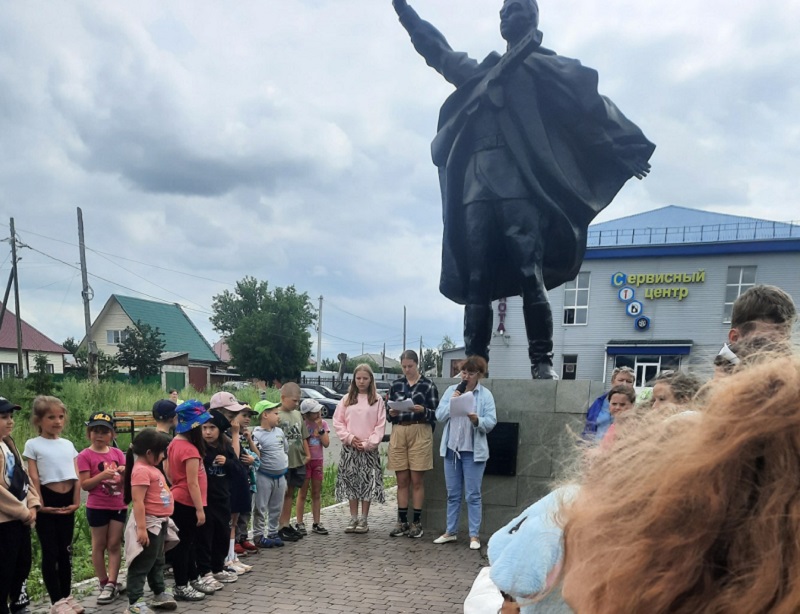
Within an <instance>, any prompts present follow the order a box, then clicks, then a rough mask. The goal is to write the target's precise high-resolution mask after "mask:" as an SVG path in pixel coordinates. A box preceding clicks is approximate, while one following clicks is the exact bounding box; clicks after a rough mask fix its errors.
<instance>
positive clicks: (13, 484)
mask: <svg viewBox="0 0 800 614" xmlns="http://www.w3.org/2000/svg"><path fill="white" fill-rule="evenodd" d="M19 409H20V407H19V405H17V404H15V403H12V402H11V401H9V400H8V399H6V398H3V397H0V543H2V544H3V555H2V556H0V613H2V614H8V612H10V611H11V610H10V609H9V604H10V606H11V608H13V609H14V611H15V612H19V611H21V610H24V609H26V608H27V606H28V604H29V603H30V600H29V599H28V596H27V594H26V593H25V588H24V587H25V581H26V580H27V579H28V574H29V573H30V571H31V526H33V524H34V522H36V510H37V509H38V508H39V506H40V501H39V494H38V493H37V492H36V489H35V488H33V487H32V486H31V483H30V480H29V479H28V474H27V473H25V468H24V465H23V463H22V456H20V453H19V451H18V450H17V446H16V444H15V443H14V440H13V439H12V438H11V431H12V430H13V429H14V412H15V411H18V410H19Z"/></svg>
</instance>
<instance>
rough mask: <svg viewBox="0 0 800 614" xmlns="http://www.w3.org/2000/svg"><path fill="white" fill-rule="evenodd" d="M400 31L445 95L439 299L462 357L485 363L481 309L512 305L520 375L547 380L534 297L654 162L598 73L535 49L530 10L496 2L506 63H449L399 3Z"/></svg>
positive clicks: (543, 311) (442, 43) (438, 41)
mask: <svg viewBox="0 0 800 614" xmlns="http://www.w3.org/2000/svg"><path fill="white" fill-rule="evenodd" d="M393 5H394V8H395V10H396V12H397V14H398V16H399V18H400V23H401V24H402V25H403V27H404V28H405V29H406V30H407V31H408V33H409V34H410V36H411V42H412V43H413V45H414V47H415V49H416V50H417V51H418V52H419V53H420V54H421V55H422V56H423V57H424V58H425V61H426V62H427V63H428V65H430V66H432V67H433V68H435V69H436V70H437V71H438V72H439V73H441V74H442V76H443V77H444V78H445V79H446V80H447V81H449V82H450V83H452V84H453V85H454V86H455V87H456V91H455V92H454V93H453V94H452V95H451V96H450V97H449V98H448V99H447V100H446V101H445V103H444V105H443V106H442V109H441V112H440V116H439V126H438V133H437V135H436V138H435V139H434V140H433V144H432V148H431V149H432V154H433V162H434V164H436V166H437V167H438V168H439V181H440V187H441V192H442V203H443V208H444V237H443V245H442V273H441V280H440V283H439V289H440V291H441V292H442V294H444V295H445V296H446V297H448V298H449V299H450V300H452V301H454V302H456V303H459V304H461V305H464V344H465V346H466V347H465V352H466V355H467V356H472V355H477V356H481V357H483V358H485V359H487V360H488V356H489V342H490V340H491V331H492V308H491V302H492V301H493V300H497V299H500V298H504V297H509V296H515V295H521V296H522V298H523V313H524V318H525V328H526V331H527V336H528V354H529V357H530V360H531V374H532V376H533V377H534V378H535V379H554V378H555V377H556V376H555V373H554V372H553V369H552V364H553V363H552V355H553V354H552V349H553V340H552V336H553V317H552V312H551V309H550V304H549V302H548V300H547V290H548V289H552V288H555V287H557V286H560V285H561V284H563V283H564V282H566V281H569V280H571V279H574V278H575V276H576V275H577V273H578V270H579V269H580V266H581V262H582V261H583V256H584V253H585V250H586V232H587V227H588V225H589V223H590V222H591V221H592V219H594V217H595V216H596V215H597V214H598V213H599V212H600V211H601V210H602V209H603V208H605V207H606V206H607V205H608V204H609V203H610V202H611V200H612V199H613V198H614V196H615V195H616V193H617V192H618V191H619V190H620V188H621V187H622V185H623V184H624V183H625V182H626V181H627V180H628V179H630V178H631V177H637V178H639V179H642V178H643V177H645V176H646V175H647V173H648V172H649V169H650V165H649V163H648V162H647V161H648V159H649V158H650V156H651V155H652V153H653V150H654V149H655V145H653V144H652V143H650V142H649V141H648V140H647V139H646V138H645V137H644V135H643V134H642V132H641V131H640V130H639V128H637V127H636V125H634V124H633V123H632V122H630V121H629V120H628V119H627V118H626V117H625V116H624V115H623V114H622V113H621V112H620V111H619V109H617V108H616V107H615V106H614V104H613V103H612V102H611V101H610V100H608V99H607V98H605V97H603V96H600V94H599V93H598V92H597V73H596V72H595V71H594V70H592V69H589V68H586V67H584V66H582V65H581V64H580V63H579V62H578V61H577V60H572V59H569V58H565V57H562V56H559V55H557V54H556V53H555V52H553V51H550V50H549V49H545V48H543V47H542V46H541V40H542V34H541V32H540V31H539V30H538V23H539V7H538V5H537V4H536V1H535V0H505V1H504V3H503V6H502V9H501V11H500V33H501V35H502V37H503V38H504V39H505V40H506V42H507V43H508V48H507V50H506V52H505V54H503V55H500V54H498V53H491V54H490V55H489V56H488V57H487V58H486V59H485V60H483V61H482V62H478V61H476V60H474V59H472V58H470V57H468V56H467V55H466V54H464V53H458V52H455V51H453V50H452V49H451V48H450V45H448V43H447V41H446V40H445V38H444V36H442V34H441V33H440V32H439V31H438V30H436V28H434V27H433V26H432V25H431V24H429V23H428V22H426V21H423V20H422V19H421V18H420V17H419V15H417V13H416V12H415V11H414V9H412V8H411V7H410V6H409V5H408V4H407V2H406V0H393Z"/></svg>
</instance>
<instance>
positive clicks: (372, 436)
mask: <svg viewBox="0 0 800 614" xmlns="http://www.w3.org/2000/svg"><path fill="white" fill-rule="evenodd" d="M333 428H334V430H335V431H336V435H337V436H338V437H339V440H340V441H341V442H342V446H343V447H342V455H341V457H340V458H339V473H338V475H337V476H336V491H335V494H336V500H337V501H344V500H345V499H347V500H348V501H349V502H350V523H349V524H348V525H347V528H346V529H345V530H344V532H345V533H366V532H367V531H369V525H368V524H367V516H368V515H369V506H370V503H371V502H372V501H373V500H374V501H378V502H379V503H384V502H385V500H386V499H385V497H384V493H383V469H382V467H381V459H380V456H379V455H378V445H379V444H380V443H381V441H383V434H384V431H385V428H386V410H385V409H384V407H383V399H381V397H380V396H379V395H378V393H377V391H376V390H375V376H374V375H373V373H372V369H370V367H369V365H365V364H361V365H358V366H357V367H356V368H355V370H354V371H353V380H352V381H351V382H350V389H349V391H348V393H347V396H346V397H345V398H343V399H342V400H341V401H339V405H338V406H337V407H336V412H335V413H334V414H333ZM359 501H360V502H361V517H359V516H358V502H359Z"/></svg>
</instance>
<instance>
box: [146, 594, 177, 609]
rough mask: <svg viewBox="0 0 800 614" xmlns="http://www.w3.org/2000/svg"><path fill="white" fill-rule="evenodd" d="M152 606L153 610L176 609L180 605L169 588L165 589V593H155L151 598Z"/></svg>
mask: <svg viewBox="0 0 800 614" xmlns="http://www.w3.org/2000/svg"><path fill="white" fill-rule="evenodd" d="M150 607H151V608H152V609H153V610H174V609H176V608H177V607H178V602H177V601H175V597H173V596H172V593H171V592H169V590H165V591H164V592H163V593H159V594H158V595H153V598H152V599H151V600H150Z"/></svg>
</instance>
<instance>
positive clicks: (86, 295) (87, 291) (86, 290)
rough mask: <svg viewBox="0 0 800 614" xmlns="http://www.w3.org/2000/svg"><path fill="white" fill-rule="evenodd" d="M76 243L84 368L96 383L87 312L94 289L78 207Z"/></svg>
mask: <svg viewBox="0 0 800 614" xmlns="http://www.w3.org/2000/svg"><path fill="white" fill-rule="evenodd" d="M78 245H79V249H80V254H81V279H82V280H83V290H81V296H82V297H83V321H84V325H85V326H86V357H87V362H86V369H87V375H88V377H89V381H90V382H92V383H94V384H96V383H97V382H98V381H99V378H98V376H97V344H95V342H94V341H92V316H91V315H90V313H89V301H91V300H92V299H93V298H94V290H92V288H91V287H90V286H89V273H88V272H87V271H86V244H85V243H84V241H83V211H81V208H80V207H78Z"/></svg>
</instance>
